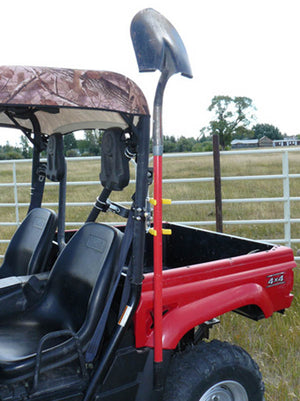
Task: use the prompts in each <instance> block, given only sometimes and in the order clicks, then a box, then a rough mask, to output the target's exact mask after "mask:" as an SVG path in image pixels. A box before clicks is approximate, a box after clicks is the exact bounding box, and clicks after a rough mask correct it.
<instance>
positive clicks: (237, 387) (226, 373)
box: [163, 340, 264, 401]
mask: <svg viewBox="0 0 300 401" xmlns="http://www.w3.org/2000/svg"><path fill="white" fill-rule="evenodd" d="M263 394H264V384H263V381H262V376H261V373H260V371H259V368H258V366H257V364H256V363H255V362H254V361H253V359H252V358H251V357H250V355H249V354H248V353H247V352H246V351H245V350H243V349H242V348H240V347H237V346H235V345H231V344H229V343H225V342H221V341H217V340H213V341H211V342H209V343H206V342H202V343H200V344H198V345H197V346H194V347H192V348H189V350H188V351H186V352H183V353H177V354H175V355H174V357H173V360H172V361H171V366H170V370H169V373H168V377H167V380H166V386H165V391H164V398H163V400H164V401H263V400H264V398H263Z"/></svg>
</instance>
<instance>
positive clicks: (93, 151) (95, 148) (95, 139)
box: [84, 129, 103, 156]
mask: <svg viewBox="0 0 300 401" xmlns="http://www.w3.org/2000/svg"><path fill="white" fill-rule="evenodd" d="M102 133H103V131H102V130H98V129H95V130H86V131H84V136H85V140H86V141H87V143H88V153H89V154H90V155H91V156H98V155H100V149H101V140H102Z"/></svg>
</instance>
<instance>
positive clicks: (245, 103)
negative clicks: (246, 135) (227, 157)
mask: <svg viewBox="0 0 300 401" xmlns="http://www.w3.org/2000/svg"><path fill="white" fill-rule="evenodd" d="M208 110H209V111H211V112H212V113H214V117H215V119H214V120H212V121H210V123H209V127H207V128H208V131H209V132H210V134H211V135H213V134H218V135H219V137H220V145H221V146H222V148H223V149H224V148H225V147H226V146H227V145H230V142H231V140H232V136H233V135H234V133H235V132H236V130H237V129H238V128H239V127H241V126H244V127H247V126H249V125H250V123H251V122H252V120H253V119H254V116H253V114H252V113H253V111H254V105H253V102H252V100H251V99H249V98H248V97H234V98H232V97H230V96H215V97H214V98H213V99H212V101H211V104H210V106H209V108H208Z"/></svg>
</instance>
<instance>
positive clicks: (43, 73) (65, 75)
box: [0, 66, 149, 115]
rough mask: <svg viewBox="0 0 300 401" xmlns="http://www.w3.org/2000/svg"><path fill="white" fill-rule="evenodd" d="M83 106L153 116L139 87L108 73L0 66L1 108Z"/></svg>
mask: <svg viewBox="0 0 300 401" xmlns="http://www.w3.org/2000/svg"><path fill="white" fill-rule="evenodd" d="M1 104H2V105H27V106H28V105H34V106H39V105H40V106H56V107H57V106H58V107H72V108H73V107H75V108H76V107H79V108H89V109H101V110H112V111H119V112H125V113H129V114H136V115H147V114H149V111H148V106H147V102H146V99H145V97H144V95H143V93H142V91H141V90H140V89H139V87H138V86H137V85H136V84H135V83H134V82H133V81H131V80H130V79H129V78H126V77H124V76H123V75H120V74H117V73H113V72H106V71H89V70H72V69H59V68H43V67H23V66H3V67H0V105H1Z"/></svg>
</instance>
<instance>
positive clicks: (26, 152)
mask: <svg viewBox="0 0 300 401" xmlns="http://www.w3.org/2000/svg"><path fill="white" fill-rule="evenodd" d="M20 145H21V152H22V155H23V157H25V159H30V158H31V157H32V153H33V150H32V145H31V144H30V142H29V139H28V138H27V137H26V136H25V135H22V136H21V137H20Z"/></svg>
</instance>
